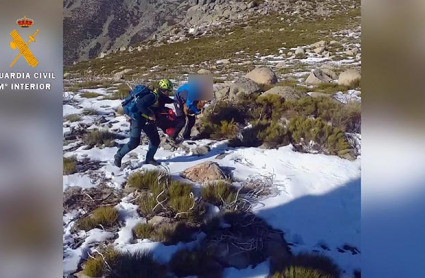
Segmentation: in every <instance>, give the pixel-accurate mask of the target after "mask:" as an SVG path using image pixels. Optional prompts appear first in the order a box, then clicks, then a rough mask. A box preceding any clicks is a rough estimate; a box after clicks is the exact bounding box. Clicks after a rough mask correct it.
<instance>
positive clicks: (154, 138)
mask: <svg viewBox="0 0 425 278" xmlns="http://www.w3.org/2000/svg"><path fill="white" fill-rule="evenodd" d="M143 131H144V132H145V133H146V136H148V138H149V149H148V152H147V153H146V162H147V163H151V162H155V159H154V158H153V157H154V155H155V153H156V151H157V150H158V147H159V143H160V142H161V140H160V139H159V134H158V130H157V129H156V125H154V124H147V125H145V126H144V127H143Z"/></svg>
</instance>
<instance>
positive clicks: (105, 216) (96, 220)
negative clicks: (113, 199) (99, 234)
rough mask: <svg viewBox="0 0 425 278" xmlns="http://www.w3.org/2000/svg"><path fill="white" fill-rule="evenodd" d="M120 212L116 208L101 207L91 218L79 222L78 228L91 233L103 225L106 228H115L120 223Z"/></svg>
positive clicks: (87, 217)
mask: <svg viewBox="0 0 425 278" xmlns="http://www.w3.org/2000/svg"><path fill="white" fill-rule="evenodd" d="M118 216H119V213H118V210H117V209H116V208H114V207H99V208H97V209H95V210H94V211H93V213H92V214H91V215H89V216H86V217H84V218H81V219H79V220H78V221H77V223H76V224H77V228H78V229H80V230H85V231H89V230H91V229H94V228H96V227H97V226H99V225H102V226H103V227H104V228H110V227H113V226H114V225H116V224H117V223H118Z"/></svg>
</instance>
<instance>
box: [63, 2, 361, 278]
mask: <svg viewBox="0 0 425 278" xmlns="http://www.w3.org/2000/svg"><path fill="white" fill-rule="evenodd" d="M189 2H190V3H192V4H193V5H194V6H196V8H193V7H192V8H189V9H187V13H189V10H192V9H194V10H197V9H207V7H208V9H210V7H212V6H213V5H218V6H220V5H228V4H229V5H230V4H232V5H242V4H244V5H246V6H247V9H244V10H243V11H240V12H237V13H236V14H240V15H242V16H241V17H242V20H240V21H238V19H237V18H236V19H226V20H229V24H226V25H225V26H223V25H220V24H217V26H214V27H211V28H209V27H208V31H207V32H203V31H199V32H198V30H203V29H201V28H204V27H199V26H201V24H198V25H197V26H198V28H195V27H193V26H194V25H190V24H188V25H185V24H186V23H187V21H185V20H188V17H186V16H187V13H186V12H182V13H181V15H182V19H181V20H180V21H178V22H180V23H181V22H186V23H184V24H183V23H182V24H183V25H184V26H185V27H183V29H184V28H186V29H187V30H186V29H184V30H186V31H187V32H188V34H189V35H183V33H182V34H180V33H179V32H177V31H172V32H171V35H170V34H167V32H164V33H161V34H160V32H159V31H158V30H155V31H154V32H158V34H159V35H158V37H157V38H155V40H150V41H149V43H147V42H143V43H139V42H134V44H133V43H132V44H131V45H130V46H128V45H126V47H125V49H124V48H122V50H121V51H120V50H119V51H116V52H115V51H110V53H108V54H106V52H108V51H107V50H106V48H105V49H103V50H102V51H103V52H105V55H101V57H98V58H94V59H90V60H87V61H82V62H79V63H76V64H75V65H69V66H67V67H65V70H64V72H65V80H64V81H65V92H64V94H63V97H64V98H63V117H64V121H63V136H64V147H63V155H64V176H63V181H64V185H63V190H64V214H63V215H64V216H63V219H64V233H63V240H64V275H66V276H67V277H87V276H88V277H100V276H102V275H103V276H104V277H132V276H131V275H130V274H129V273H130V272H131V271H133V272H132V273H133V274H134V273H137V275H138V276H141V275H143V274H142V273H144V272H143V271H147V272H148V273H149V274H146V273H145V276H143V277H194V276H198V277H214V278H215V277H226V278H229V277H232V278H233V277H235V278H237V277H259V278H260V277H261V278H266V277H284V276H282V275H287V274H288V273H289V272H291V271H293V272H296V273H298V275H301V277H305V276H302V275H307V274H306V271H307V272H309V271H310V270H308V269H307V270H306V269H305V268H309V267H312V268H314V269H315V270H316V275H317V272H319V276H318V277H323V276H320V275H329V277H360V276H359V273H360V271H361V264H360V262H361V246H360V242H361V241H360V209H361V205H360V192H361V188H360V173H361V99H362V92H361V82H360V81H361V50H362V48H361V40H360V38H361V27H360V20H361V17H360V5H359V4H360V2H359V1H335V2H333V1H317V2H315V1H255V2H256V4H255V5H254V6H252V7H250V3H246V2H243V1H228V3H227V4H225V3H224V2H225V1H207V0H206V1H187V3H189ZM88 3H90V1H86V3H85V4H84V5H88ZM124 3H126V1H124ZM143 3H144V4H143ZM164 3H165V2H163V1H157V2H155V4H153V1H152V3H149V2H146V3H145V2H142V1H139V2H137V1H132V2H130V1H129V2H128V3H127V5H130V4H132V5H136V4H137V5H147V6H146V7H148V6H149V7H152V5H159V6H161V5H164ZM184 3H186V2H185V1H174V4H170V5H176V6H175V9H179V8H178V7H181V8H182V9H183V6H182V5H183V4H184ZM195 4H196V5H195ZM68 5H70V7H69V9H71V7H72V5H74V7H77V6H78V5H79V4H78V3H77V2H71V1H70V2H69V3H68ZM273 5H286V6H287V7H288V8H287V9H286V10H284V9H280V10H279V9H276V10H268V11H267V12H265V9H267V7H269V8H270V7H272V6H273ZM318 6H320V7H327V8H318ZM161 7H163V8H164V6H161ZM167 7H168V6H167ZM202 7H203V8H202ZM248 7H250V8H248ZM296 7H303V8H302V9H301V8H300V9H298V8H296ZM313 7H314V9H313ZM75 9H77V8H75ZM117 9H118V8H117ZM215 9H216V8H213V10H215ZM217 9H219V8H217ZM183 10H184V9H183ZM313 10H314V11H313ZM330 11H332V12H330ZM111 12H112V11H111ZM114 12H115V11H114ZM176 13H177V12H176ZM248 13H250V15H249V16H246V15H247V14H248ZM279 13H280V14H279ZM307 13H309V14H307ZM203 16H205V15H204V14H203V15H202V18H203ZM235 16H236V15H235ZM194 18H196V17H194ZM105 20H106V19H105ZM199 20H201V19H199ZM126 24H127V23H126ZM155 24H156V23H155ZM158 24H159V23H158ZM183 25H182V26H183ZM126 26H127V25H126ZM155 26H157V27H158V26H159V25H155ZM161 26H162V25H161ZM125 28H126V29H128V31H129V32H130V30H132V28H129V27H128V26H127V27H125ZM152 28H153V29H155V28H156V27H152ZM177 30H178V29H177ZM133 31H135V30H133ZM133 31H132V32H133ZM186 31H184V32H186ZM173 32H174V33H173ZM151 35H152V34H151V33H150V34H149V36H151ZM149 36H147V37H149ZM161 36H162V38H165V39H159V40H158V38H161ZM108 37H109V35H108ZM94 40H96V39H94ZM116 47H118V48H120V47H122V46H118V44H117V45H116ZM77 56H78V55H77ZM94 56H98V55H97V54H96V55H94ZM195 73H200V74H212V75H213V78H214V94H215V98H214V100H213V101H211V102H210V103H209V104H208V106H207V107H206V109H205V112H204V113H203V114H202V115H201V116H199V117H198V119H197V124H196V126H195V128H194V130H193V133H192V135H199V137H200V138H201V139H200V140H196V141H186V142H184V143H182V144H178V145H175V144H173V143H172V142H170V140H168V138H167V136H166V135H165V134H163V132H162V131H159V132H160V137H161V145H160V149H159V150H158V153H157V156H156V157H157V158H158V160H160V161H161V162H162V166H161V167H154V166H150V165H144V163H143V161H144V159H145V154H146V150H147V147H148V146H147V138H146V137H145V135H143V136H142V140H141V143H140V145H139V146H138V147H137V148H136V149H135V150H133V151H132V152H131V153H130V154H129V155H128V156H126V157H125V158H124V160H123V167H122V169H118V168H117V167H115V166H113V165H112V161H113V155H114V154H115V152H116V151H117V148H118V147H119V146H121V145H122V144H125V143H126V142H127V141H128V136H129V123H128V122H127V121H126V119H125V117H124V116H123V115H122V111H121V110H120V103H121V99H122V98H123V97H125V96H126V94H127V93H128V85H127V83H128V84H132V85H134V84H139V83H146V84H155V82H156V81H158V80H160V79H162V78H170V79H172V81H173V82H174V83H175V84H176V86H178V85H181V84H183V83H184V82H186V81H187V77H188V75H189V74H195ZM140 252H142V253H140ZM305 253H307V254H305ZM318 255H320V256H318ZM135 266H136V267H135ZM137 266H140V267H139V268H138V267H137ZM200 266H202V267H200ZM298 271H303V272H300V273H301V274H300V273H299V272H298ZM309 273H310V272H309ZM310 274H311V273H310ZM86 275H87V276H86ZM149 275H150V276H149ZM279 275H280V276H279ZM297 277H298V276H297ZM313 277H315V276H313Z"/></svg>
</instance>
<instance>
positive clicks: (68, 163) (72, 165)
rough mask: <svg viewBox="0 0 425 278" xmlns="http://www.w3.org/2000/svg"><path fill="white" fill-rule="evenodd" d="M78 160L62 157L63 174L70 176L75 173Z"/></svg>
mask: <svg viewBox="0 0 425 278" xmlns="http://www.w3.org/2000/svg"><path fill="white" fill-rule="evenodd" d="M77 163H78V160H77V158H76V157H74V156H73V157H64V158H63V174H64V175H72V174H74V173H76V172H77Z"/></svg>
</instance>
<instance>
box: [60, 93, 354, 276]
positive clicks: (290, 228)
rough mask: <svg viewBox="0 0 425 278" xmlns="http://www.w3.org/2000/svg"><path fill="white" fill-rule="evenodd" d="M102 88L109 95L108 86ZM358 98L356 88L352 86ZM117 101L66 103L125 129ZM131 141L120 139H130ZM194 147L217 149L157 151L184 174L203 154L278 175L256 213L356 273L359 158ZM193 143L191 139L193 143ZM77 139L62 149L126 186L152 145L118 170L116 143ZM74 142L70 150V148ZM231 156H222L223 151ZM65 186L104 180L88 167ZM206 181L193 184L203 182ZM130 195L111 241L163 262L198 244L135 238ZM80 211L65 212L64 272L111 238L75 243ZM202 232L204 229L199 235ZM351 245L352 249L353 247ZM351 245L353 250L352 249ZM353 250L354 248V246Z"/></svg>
mask: <svg viewBox="0 0 425 278" xmlns="http://www.w3.org/2000/svg"><path fill="white" fill-rule="evenodd" d="M103 90H104V91H102V89H97V90H96V92H97V93H99V94H103V93H104V92H106V89H103ZM351 94H352V95H353V97H355V95H356V94H355V92H353V93H351ZM119 104H120V102H119V101H111V100H103V99H102V97H98V98H93V99H86V98H83V97H81V96H80V95H79V94H77V95H76V96H75V97H74V98H73V102H72V104H68V105H65V106H64V117H65V116H67V115H70V114H73V113H80V112H81V111H82V110H83V109H84V108H94V109H96V110H98V111H99V112H100V115H97V116H90V117H91V118H90V119H91V120H90V121H88V120H87V118H86V117H83V118H82V119H81V122H84V123H86V124H91V125H92V126H91V127H90V128H94V127H97V128H102V127H105V126H107V125H108V124H109V129H110V130H113V131H115V132H117V133H120V134H123V135H125V134H127V132H128V123H127V122H126V121H125V118H124V117H123V116H118V117H115V116H114V113H113V111H114V109H116V108H117V107H118V106H119ZM100 117H104V118H105V119H106V122H104V123H102V124H96V120H97V119H98V118H100ZM76 126H78V122H74V123H70V122H64V131H65V130H66V132H67V134H68V133H69V132H70V130H71V128H72V127H76ZM126 141H127V140H126V139H124V140H117V142H119V143H125V142H126ZM185 144H188V146H189V147H194V146H203V145H209V146H210V148H211V150H210V152H209V153H207V154H206V155H203V156H192V155H190V153H189V154H187V153H185V152H184V151H182V150H177V151H174V152H171V151H167V150H164V149H159V150H158V152H157V154H156V158H157V159H158V160H159V161H161V162H163V164H165V165H166V166H167V167H168V168H169V170H170V172H171V175H172V176H173V177H174V178H179V174H180V172H182V171H184V170H185V169H187V168H189V167H191V166H194V165H196V164H199V163H201V162H204V161H215V162H217V163H218V164H219V165H220V166H223V167H227V168H228V169H232V173H233V176H234V178H235V179H236V180H245V179H247V178H249V177H254V176H258V175H274V183H275V184H276V186H277V189H278V191H277V192H276V194H274V195H272V196H270V197H269V198H266V199H264V200H262V201H261V202H260V203H259V204H258V205H256V206H255V207H254V209H253V211H254V213H255V214H257V215H258V216H259V217H261V218H263V219H265V220H266V221H267V222H268V223H269V224H270V225H272V226H273V227H274V228H277V229H280V230H282V231H284V232H285V239H286V241H287V242H288V243H290V245H291V250H292V251H293V252H294V253H297V252H302V251H314V252H321V253H323V254H325V255H327V256H330V257H331V258H333V259H334V260H335V262H336V263H337V264H338V265H339V266H340V267H341V268H342V269H343V270H344V271H345V272H346V273H347V275H348V276H347V277H351V275H352V272H353V270H354V269H360V251H361V248H360V170H361V169H360V158H358V159H357V160H355V161H349V160H345V159H341V158H339V157H336V156H328V155H322V154H305V153H298V152H296V151H295V150H294V149H293V147H292V146H291V145H289V146H285V147H281V148H280V149H276V150H266V149H260V148H237V149H234V148H230V147H228V145H227V142H226V141H222V142H215V141H211V140H200V141H196V142H186V143H185ZM189 144H191V145H189ZM73 146H74V145H72V144H71V145H68V146H67V145H65V146H64V156H65V157H70V156H75V157H76V158H77V159H78V160H80V161H81V160H82V159H87V158H89V159H91V160H96V161H99V162H100V165H101V167H100V169H98V170H95V171H94V172H97V173H99V174H100V175H102V176H104V177H105V178H107V180H108V181H107V185H108V186H111V187H114V188H117V189H118V188H121V187H122V185H123V184H124V183H125V181H126V178H127V177H128V175H130V174H131V173H132V172H134V171H137V170H140V167H141V168H143V169H145V168H152V167H153V166H150V165H143V166H141V165H142V162H143V161H144V157H145V154H146V151H147V145H143V146H139V147H137V148H136V149H135V150H133V151H132V152H131V154H132V155H127V156H126V157H125V158H124V160H123V163H125V162H130V165H131V166H130V167H127V168H125V169H124V170H119V169H118V168H117V167H115V166H113V165H112V161H113V155H114V154H115V152H116V151H117V147H112V148H103V149H99V148H96V147H95V148H92V149H89V150H86V149H85V148H86V146H81V147H78V148H76V149H75V148H72V147H73ZM70 149H73V150H72V151H69V150H70ZM223 153H226V154H227V155H226V156H224V158H222V156H221V157H220V159H219V158H217V156H218V155H219V154H223ZM63 183H64V184H63V188H64V190H65V189H66V188H68V187H70V186H80V187H82V188H90V187H95V186H98V185H99V183H98V181H97V180H96V179H95V178H93V176H92V175H91V176H90V175H89V174H88V173H87V172H86V173H76V174H73V175H65V176H64V177H63ZM199 186H200V185H195V187H199ZM130 199H131V195H129V196H127V197H125V198H124V199H122V200H121V203H119V204H118V205H117V206H116V207H117V209H118V210H119V212H120V218H121V219H123V220H124V222H125V225H124V227H122V228H121V229H120V231H119V232H118V237H117V238H116V239H115V240H113V244H114V245H115V246H116V248H117V249H120V250H127V251H130V252H134V251H138V250H151V251H152V252H153V253H154V255H155V256H156V257H157V258H158V259H159V260H161V261H163V262H166V261H168V260H169V259H170V258H171V256H172V254H174V253H175V252H176V251H177V250H179V249H180V248H183V247H186V246H188V245H189V246H190V245H193V244H195V243H196V241H195V242H191V243H188V244H184V243H179V244H178V245H172V246H165V245H163V244H161V243H155V242H151V241H149V240H139V241H137V242H133V241H132V240H131V239H132V233H131V231H132V228H133V227H134V226H135V225H136V224H138V223H143V222H145V219H144V218H143V217H141V216H140V215H139V214H138V213H137V211H136V206H135V205H133V204H131V203H130V202H129V200H130ZM77 213H78V212H77V211H75V212H73V213H70V214H66V215H65V216H64V234H63V240H64V274H70V273H73V272H75V271H76V269H77V267H78V262H79V261H80V259H81V258H85V256H86V254H87V251H88V250H89V249H90V248H91V245H90V244H92V243H93V242H103V241H104V240H106V239H110V238H112V237H113V235H112V234H111V233H108V232H104V231H102V230H98V229H95V230H91V231H89V232H87V233H85V234H84V232H80V233H82V234H81V236H82V237H85V240H84V242H83V243H82V244H81V245H80V246H79V247H78V248H76V249H71V247H70V244H69V243H70V242H71V241H72V237H71V227H72V225H73V224H74V220H72V219H73V218H74V217H75V215H76V214H77ZM203 236H204V235H203V234H202V233H201V234H199V235H198V239H201V238H202V237H203ZM347 246H348V247H349V248H347ZM348 249H350V250H348ZM353 250H354V251H353ZM268 273H269V263H268V262H267V261H266V262H264V263H262V264H260V265H258V266H257V267H256V268H255V269H251V268H248V269H244V270H237V269H233V268H231V269H226V271H225V277H235V278H236V277H266V276H267V275H268Z"/></svg>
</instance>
